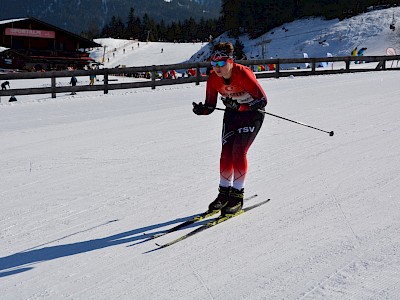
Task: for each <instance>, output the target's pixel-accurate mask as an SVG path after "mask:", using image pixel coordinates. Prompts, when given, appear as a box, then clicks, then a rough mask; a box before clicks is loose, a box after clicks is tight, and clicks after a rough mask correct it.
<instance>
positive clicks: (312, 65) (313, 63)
mask: <svg viewBox="0 0 400 300" xmlns="http://www.w3.org/2000/svg"><path fill="white" fill-rule="evenodd" d="M316 64H317V63H316V61H315V58H311V74H315V68H316V67H315V65H316Z"/></svg>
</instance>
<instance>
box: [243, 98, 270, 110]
mask: <svg viewBox="0 0 400 300" xmlns="http://www.w3.org/2000/svg"><path fill="white" fill-rule="evenodd" d="M248 105H249V108H250V110H251V111H255V110H258V109H263V108H264V107H265V106H266V105H267V101H266V100H265V99H264V98H261V99H254V100H253V101H251V102H249V103H248Z"/></svg>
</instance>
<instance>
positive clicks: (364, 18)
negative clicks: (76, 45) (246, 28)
mask: <svg viewBox="0 0 400 300" xmlns="http://www.w3.org/2000/svg"><path fill="white" fill-rule="evenodd" d="M398 19H400V7H395V8H390V9H383V10H377V11H371V12H369V13H365V14H362V15H359V16H355V17H353V18H350V19H345V20H342V21H339V20H330V21H327V20H323V19H320V18H311V19H303V20H297V21H295V22H292V23H289V24H284V25H283V26H281V27H279V28H275V29H273V30H271V31H269V32H267V33H266V34H264V35H263V36H261V37H259V38H258V39H254V40H251V39H249V38H248V37H246V36H242V37H240V41H241V42H242V43H243V44H244V46H245V47H244V51H245V53H246V55H247V57H248V58H249V59H261V58H266V59H267V58H292V57H303V55H304V53H307V54H308V56H309V57H323V56H326V55H327V53H331V54H332V55H333V56H347V55H350V52H351V51H352V50H353V49H354V48H355V47H358V49H360V48H362V47H367V48H368V49H367V51H366V52H365V55H385V54H386V49H387V48H388V47H393V48H395V49H396V50H397V51H398V52H399V51H400V35H399V32H400V31H399V30H400V28H399V27H398V26H397V27H396V26H395V30H391V29H390V24H391V23H392V22H393V21H394V22H396V21H397V20H398ZM215 41H216V42H218V41H231V42H232V43H235V39H232V38H229V37H227V35H225V34H224V35H222V36H220V37H217V38H216V39H215ZM96 42H97V43H100V44H102V45H103V46H106V53H105V55H103V54H104V49H96V50H95V53H93V57H94V58H96V59H97V60H99V61H100V60H101V61H102V60H103V56H104V58H105V63H106V66H108V67H115V66H117V65H126V66H139V65H141V64H142V65H143V64H144V65H152V64H156V65H157V64H171V63H180V62H183V61H204V60H206V59H207V58H208V56H209V55H210V50H211V47H210V45H209V44H205V43H204V44H203V43H197V44H182V47H185V55H183V56H180V55H179V53H174V50H173V49H174V47H175V45H174V44H169V43H147V44H146V43H140V45H141V46H140V47H137V42H134V41H129V40H125V41H121V40H117V41H116V40H113V39H97V40H96ZM263 45H264V46H263ZM132 47H133V48H132ZM170 47H171V48H170ZM114 49H116V51H113V50H114ZM123 49H125V53H124V52H123ZM161 49H164V51H166V52H168V53H166V52H165V53H164V52H163V53H162V52H161ZM148 51H151V53H149V52H148ZM113 53H114V54H113ZM149 54H151V55H149Z"/></svg>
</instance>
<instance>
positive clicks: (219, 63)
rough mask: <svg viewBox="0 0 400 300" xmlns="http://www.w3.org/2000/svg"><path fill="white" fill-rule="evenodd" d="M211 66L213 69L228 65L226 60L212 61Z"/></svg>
mask: <svg viewBox="0 0 400 300" xmlns="http://www.w3.org/2000/svg"><path fill="white" fill-rule="evenodd" d="M211 65H212V66H213V67H223V66H225V65H226V60H220V61H211Z"/></svg>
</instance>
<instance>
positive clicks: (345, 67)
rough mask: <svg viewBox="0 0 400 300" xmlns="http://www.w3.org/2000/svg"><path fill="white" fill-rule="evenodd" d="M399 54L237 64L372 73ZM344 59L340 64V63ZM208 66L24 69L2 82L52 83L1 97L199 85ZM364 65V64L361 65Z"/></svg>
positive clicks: (283, 70) (292, 71)
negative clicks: (120, 79)
mask: <svg viewBox="0 0 400 300" xmlns="http://www.w3.org/2000/svg"><path fill="white" fill-rule="evenodd" d="M360 60H362V61H364V62H369V63H372V62H374V63H377V64H368V65H363V64H355V63H354V62H356V61H360ZM399 60H400V55H393V56H362V57H355V56H344V57H319V58H283V59H282V58H277V59H266V60H262V59H259V60H239V61H237V63H240V64H243V65H247V66H258V65H268V64H275V66H276V68H275V71H267V72H256V76H257V78H279V77H288V76H308V75H323V74H340V73H355V72H370V71H382V70H400V68H399V67H398V61H399ZM329 62H332V63H333V66H332V67H331V68H319V67H318V66H319V65H320V64H321V63H329ZM338 62H341V63H340V64H337V63H338ZM306 63H308V64H309V65H310V68H308V69H305V68H298V67H296V66H299V65H305V64H306ZM208 66H209V62H198V63H180V64H171V65H159V66H143V67H130V68H114V69H98V70H88V71H84V70H79V71H51V72H21V73H18V72H17V73H7V74H0V82H4V81H6V80H8V81H11V80H20V79H38V78H49V79H50V86H49V87H42V88H23V89H7V90H1V91H0V96H15V95H32V94H51V95H52V97H53V98H56V94H57V93H65V92H79V91H100V90H101V91H104V93H105V94H107V93H108V91H110V90H117V89H133V88H143V87H151V88H152V89H155V88H156V87H157V86H163V85H173V84H184V83H195V84H196V85H198V84H200V82H202V81H206V80H207V76H204V75H202V72H201V71H202V70H203V73H204V70H205V68H207V67H208ZM361 66H362V67H361ZM191 68H195V69H196V76H193V77H180V78H177V79H162V80H159V79H158V76H157V74H158V73H159V72H161V71H163V70H187V69H191ZM144 73H150V75H151V76H150V79H148V80H144V79H140V80H136V81H134V82H125V83H113V82H112V81H111V80H110V78H109V76H110V75H125V76H133V75H134V74H144ZM91 74H94V75H103V77H104V79H103V82H102V84H98V83H96V84H95V85H77V86H75V87H72V86H57V85H56V78H62V77H71V76H73V75H74V76H76V77H78V76H87V77H88V78H89V75H91Z"/></svg>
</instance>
